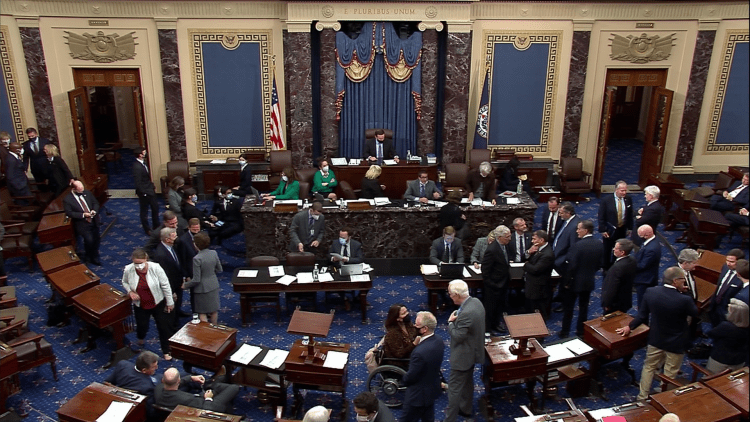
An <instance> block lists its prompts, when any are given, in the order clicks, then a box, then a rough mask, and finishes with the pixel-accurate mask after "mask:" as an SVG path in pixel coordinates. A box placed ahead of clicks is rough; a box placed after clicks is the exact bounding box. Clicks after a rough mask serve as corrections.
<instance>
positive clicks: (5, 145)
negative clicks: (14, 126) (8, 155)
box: [2, 141, 10, 148]
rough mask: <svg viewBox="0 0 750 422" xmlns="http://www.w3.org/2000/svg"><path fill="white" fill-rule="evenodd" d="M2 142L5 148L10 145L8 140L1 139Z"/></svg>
mask: <svg viewBox="0 0 750 422" xmlns="http://www.w3.org/2000/svg"><path fill="white" fill-rule="evenodd" d="M2 143H3V146H4V147H5V148H8V146H9V145H10V141H2Z"/></svg>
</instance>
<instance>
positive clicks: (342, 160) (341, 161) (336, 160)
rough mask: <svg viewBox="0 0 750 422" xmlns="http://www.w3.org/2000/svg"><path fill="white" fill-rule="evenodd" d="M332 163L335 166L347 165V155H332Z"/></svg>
mask: <svg viewBox="0 0 750 422" xmlns="http://www.w3.org/2000/svg"><path fill="white" fill-rule="evenodd" d="M331 165H334V166H345V165H346V157H331Z"/></svg>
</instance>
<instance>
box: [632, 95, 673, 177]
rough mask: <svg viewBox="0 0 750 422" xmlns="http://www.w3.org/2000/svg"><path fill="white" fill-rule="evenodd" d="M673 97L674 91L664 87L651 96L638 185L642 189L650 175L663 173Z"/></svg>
mask: <svg viewBox="0 0 750 422" xmlns="http://www.w3.org/2000/svg"><path fill="white" fill-rule="evenodd" d="M673 96H674V91H672V90H669V89H666V88H662V87H658V88H656V89H654V92H653V94H651V105H650V106H649V110H648V116H649V119H648V125H647V126H646V139H644V142H643V156H642V158H641V172H640V175H639V177H638V184H639V185H640V186H641V187H645V186H646V184H647V182H648V177H649V176H650V175H652V174H656V173H660V172H661V168H662V164H663V159H664V145H665V144H666V142H667V129H668V128H669V115H670V113H671V112H672V98H673Z"/></svg>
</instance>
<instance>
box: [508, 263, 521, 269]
mask: <svg viewBox="0 0 750 422" xmlns="http://www.w3.org/2000/svg"><path fill="white" fill-rule="evenodd" d="M523 264H524V263H523V262H511V263H510V267H511V268H523Z"/></svg>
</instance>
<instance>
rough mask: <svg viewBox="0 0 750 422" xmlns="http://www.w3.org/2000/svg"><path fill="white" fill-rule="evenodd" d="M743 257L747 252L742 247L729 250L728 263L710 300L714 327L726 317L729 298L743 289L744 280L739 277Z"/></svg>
mask: <svg viewBox="0 0 750 422" xmlns="http://www.w3.org/2000/svg"><path fill="white" fill-rule="evenodd" d="M743 258H745V252H743V251H742V249H737V248H735V249H731V250H730V251H729V252H727V257H726V263H725V264H724V266H723V267H722V268H721V273H719V280H718V282H717V283H716V290H715V291H714V294H713V295H712V296H711V298H710V299H709V302H708V316H709V318H710V319H711V325H713V326H714V327H716V326H717V325H719V323H721V322H722V321H724V320H725V319H726V315H727V306H728V304H729V299H731V298H733V297H734V296H735V295H736V294H737V293H738V292H739V291H740V290H741V289H742V281H741V280H740V279H739V278H738V277H737V262H738V261H739V260H740V259H743Z"/></svg>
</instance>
